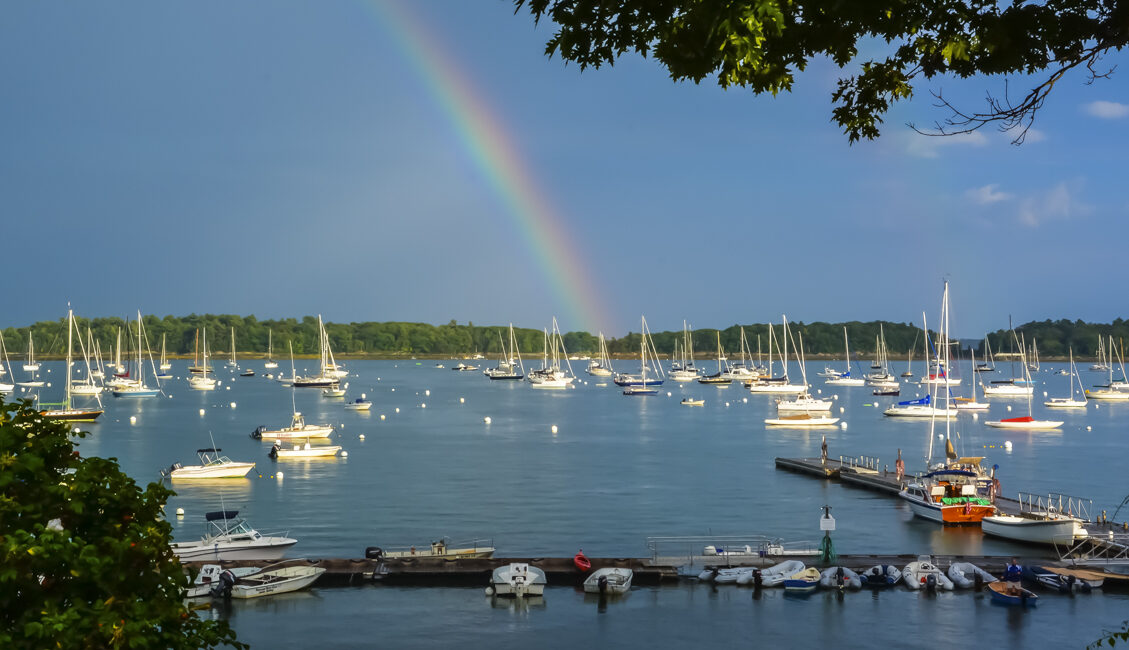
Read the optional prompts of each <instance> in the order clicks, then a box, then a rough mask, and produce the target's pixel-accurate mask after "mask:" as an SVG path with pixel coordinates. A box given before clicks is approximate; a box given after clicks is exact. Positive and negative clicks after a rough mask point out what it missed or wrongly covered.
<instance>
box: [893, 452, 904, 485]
mask: <svg viewBox="0 0 1129 650" xmlns="http://www.w3.org/2000/svg"><path fill="white" fill-rule="evenodd" d="M894 471H895V472H896V473H897V475H898V480H899V481H900V480H902V477H903V476H905V475H906V461H904V460H902V450H901V449H899V450H898V460H897V461H895V462H894Z"/></svg>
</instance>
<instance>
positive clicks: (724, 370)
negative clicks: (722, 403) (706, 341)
mask: <svg viewBox="0 0 1129 650" xmlns="http://www.w3.org/2000/svg"><path fill="white" fill-rule="evenodd" d="M728 374H729V373H728V364H727V363H726V361H725V351H724V350H722V349H721V331H720V330H719V331H718V332H717V372H715V373H714V374H712V375H706V376H705V377H698V383H699V384H713V385H714V386H728V385H729V384H731V383H733V380H732V379H730V378H729V377H728V376H727V375H728Z"/></svg>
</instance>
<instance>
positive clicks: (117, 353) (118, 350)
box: [114, 327, 125, 375]
mask: <svg viewBox="0 0 1129 650" xmlns="http://www.w3.org/2000/svg"><path fill="white" fill-rule="evenodd" d="M114 372H115V373H118V374H119V375H120V374H121V373H124V372H125V364H123V363H122V328H120V327H119V328H118V340H117V344H116V345H115V346H114Z"/></svg>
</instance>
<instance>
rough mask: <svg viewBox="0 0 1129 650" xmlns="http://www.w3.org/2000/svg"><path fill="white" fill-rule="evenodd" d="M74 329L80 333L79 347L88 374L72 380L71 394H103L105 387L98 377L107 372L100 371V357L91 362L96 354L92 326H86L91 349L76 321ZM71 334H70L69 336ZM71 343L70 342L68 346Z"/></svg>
mask: <svg viewBox="0 0 1129 650" xmlns="http://www.w3.org/2000/svg"><path fill="white" fill-rule="evenodd" d="M74 331H75V332H76V333H77V334H78V347H79V349H80V350H81V351H82V360H83V363H84V364H85V365H86V376H85V377H84V378H83V379H81V380H78V381H74V380H72V381H71V395H87V396H89V395H101V394H102V391H103V390H104V387H103V386H102V384H101V383H100V382H98V381H95V380H96V379H98V378H100V377H104V376H105V374H104V373H101V372H98V359H97V358H95V360H94V364H91V363H90V357H91V355H93V354H94V335H93V334H92V333H91V331H90V328H89V327H88V328H86V334H87V341H88V342H89V344H90V347H89V349H88V348H87V344H85V343H83V342H82V332H81V331H80V330H79V329H78V323H77V322H76V323H75V329H74ZM69 336H70V335H69V334H68V337H69ZM69 345H70V343H69V342H68V346H69Z"/></svg>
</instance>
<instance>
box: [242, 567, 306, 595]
mask: <svg viewBox="0 0 1129 650" xmlns="http://www.w3.org/2000/svg"><path fill="white" fill-rule="evenodd" d="M323 573H325V569H323V568H321V567H316V566H288V567H283V568H281V569H273V570H270V571H260V572H258V573H255V574H252V575H250V576H247V577H243V578H239V579H237V580H236V581H235V584H234V585H233V586H232V587H231V597H232V598H259V597H261V596H270V595H272V594H285V593H289V592H291V591H298V590H299V589H305V588H306V587H309V586H310V585H311V584H313V583H314V581H315V580H317V579H318V577H320V576H321V574H323ZM225 595H226V594H225Z"/></svg>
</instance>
